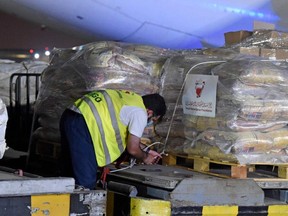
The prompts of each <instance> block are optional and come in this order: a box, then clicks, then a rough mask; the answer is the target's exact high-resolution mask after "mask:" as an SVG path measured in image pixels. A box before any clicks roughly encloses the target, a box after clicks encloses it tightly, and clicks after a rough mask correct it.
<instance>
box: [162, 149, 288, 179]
mask: <svg viewBox="0 0 288 216" xmlns="http://www.w3.org/2000/svg"><path fill="white" fill-rule="evenodd" d="M179 161H182V162H179ZM183 161H185V162H184V163H183ZM162 164H163V165H177V166H185V167H188V168H189V169H191V170H194V171H197V172H202V173H206V174H210V175H215V176H219V177H224V178H237V179H245V178H256V179H257V178H269V179H271V178H277V179H279V178H281V179H285V180H288V163H284V164H271V163H253V164H239V163H233V162H228V161H216V160H212V159H210V158H208V157H200V156H196V155H172V154H169V155H167V156H164V157H163V159H162ZM183 164H184V165H183Z"/></svg>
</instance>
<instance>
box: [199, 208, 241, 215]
mask: <svg viewBox="0 0 288 216" xmlns="http://www.w3.org/2000/svg"><path fill="white" fill-rule="evenodd" d="M237 214H238V206H203V210H202V215H203V216H205V215H221V216H222V215H225V216H226V215H227V216H228V215H231V216H237Z"/></svg>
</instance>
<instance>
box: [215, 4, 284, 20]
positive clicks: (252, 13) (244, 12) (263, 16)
mask: <svg viewBox="0 0 288 216" xmlns="http://www.w3.org/2000/svg"><path fill="white" fill-rule="evenodd" d="M212 6H213V7H215V8H218V10H222V11H225V12H228V13H235V14H242V15H244V16H249V17H258V18H260V19H265V20H278V17H277V16H274V15H272V14H265V13H262V12H257V11H252V10H244V9H241V8H231V7H225V6H221V5H218V4H213V5H212Z"/></svg>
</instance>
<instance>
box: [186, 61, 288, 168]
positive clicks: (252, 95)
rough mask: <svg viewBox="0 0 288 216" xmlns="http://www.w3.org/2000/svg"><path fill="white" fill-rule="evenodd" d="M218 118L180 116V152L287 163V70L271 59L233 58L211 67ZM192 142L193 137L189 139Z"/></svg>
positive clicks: (259, 161)
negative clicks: (182, 139)
mask: <svg viewBox="0 0 288 216" xmlns="http://www.w3.org/2000/svg"><path fill="white" fill-rule="evenodd" d="M211 74H213V75H217V76H218V77H219V81H218V86H217V105H216V117H215V118H209V117H199V116H192V115H184V117H183V123H184V126H185V130H193V131H197V134H198V135H197V137H196V138H194V137H186V138H187V140H186V142H185V144H184V146H183V152H185V153H187V154H195V155H200V156H206V157H209V158H211V159H215V160H225V161H231V162H239V163H240V164H248V163H287V161H288V154H287V147H288V142H287V141H288V128H287V127H286V125H287V123H288V102H287V100H286V98H287V96H288V82H287V81H288V80H287V79H288V78H287V77H288V76H287V75H288V71H287V69H285V68H283V67H279V66H277V65H275V64H274V63H273V62H271V61H263V60H261V59H258V58H254V59H253V58H251V57H247V58H243V57H240V58H234V59H231V60H228V61H227V62H226V63H222V64H220V65H218V66H215V67H214V68H213V69H212V70H211ZM189 140H191V141H189Z"/></svg>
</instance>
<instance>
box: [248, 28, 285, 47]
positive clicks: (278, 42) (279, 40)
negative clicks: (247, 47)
mask: <svg viewBox="0 0 288 216" xmlns="http://www.w3.org/2000/svg"><path fill="white" fill-rule="evenodd" d="M253 44H254V45H258V46H265V47H266V48H267V47H270V48H280V49H283V48H286V47H287V48H288V32H281V31H274V30H255V31H254V32H253Z"/></svg>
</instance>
